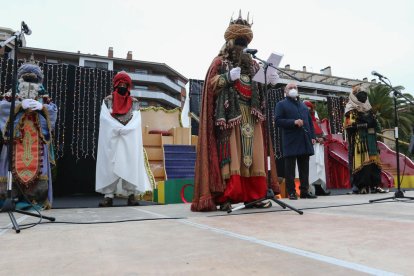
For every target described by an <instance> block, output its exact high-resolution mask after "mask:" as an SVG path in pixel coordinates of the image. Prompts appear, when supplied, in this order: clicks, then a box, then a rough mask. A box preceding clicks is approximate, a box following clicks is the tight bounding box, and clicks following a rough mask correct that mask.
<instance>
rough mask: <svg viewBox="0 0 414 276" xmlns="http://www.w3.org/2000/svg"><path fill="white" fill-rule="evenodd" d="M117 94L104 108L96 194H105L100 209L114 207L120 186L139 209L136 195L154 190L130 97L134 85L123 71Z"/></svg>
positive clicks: (137, 115) (116, 84)
mask: <svg viewBox="0 0 414 276" xmlns="http://www.w3.org/2000/svg"><path fill="white" fill-rule="evenodd" d="M113 84H114V91H113V92H112V95H109V96H108V97H106V98H105V100H104V101H103V103H102V107H101V114H100V129H99V139H98V157H97V163H96V186H95V187H96V191H97V192H99V193H102V194H104V195H105V196H104V200H103V201H102V202H100V203H99V207H111V206H113V198H114V196H115V194H116V193H117V187H118V183H119V182H121V184H122V185H121V186H122V190H123V191H122V192H121V193H126V194H127V195H128V200H127V205H128V206H136V205H139V203H138V201H137V200H136V194H138V193H144V192H146V191H150V190H151V184H150V182H149V177H148V174H147V171H146V169H145V164H144V154H143V145H142V130H141V113H140V111H139V104H138V100H137V99H135V98H133V97H131V95H130V94H131V93H130V90H131V86H132V81H131V78H130V77H129V76H128V74H127V73H126V72H124V71H121V72H119V73H118V74H116V75H115V77H114V80H113Z"/></svg>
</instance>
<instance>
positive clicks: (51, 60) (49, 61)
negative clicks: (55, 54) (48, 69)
mask: <svg viewBox="0 0 414 276" xmlns="http://www.w3.org/2000/svg"><path fill="white" fill-rule="evenodd" d="M46 62H47V63H58V61H57V59H50V58H48V59H47V60H46Z"/></svg>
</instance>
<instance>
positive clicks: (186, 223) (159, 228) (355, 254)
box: [0, 191, 414, 276]
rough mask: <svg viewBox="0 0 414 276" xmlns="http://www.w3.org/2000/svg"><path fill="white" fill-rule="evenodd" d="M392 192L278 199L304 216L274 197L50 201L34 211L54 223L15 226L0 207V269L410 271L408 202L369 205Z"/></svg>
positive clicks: (413, 210) (413, 242) (413, 212)
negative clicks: (257, 201)
mask: <svg viewBox="0 0 414 276" xmlns="http://www.w3.org/2000/svg"><path fill="white" fill-rule="evenodd" d="M392 195H393V193H388V194H374V195H342V196H328V197H319V198H318V199H315V200H312V199H299V200H297V201H292V200H286V199H284V200H283V201H284V202H286V203H288V204H290V205H292V206H294V207H296V208H299V209H301V210H303V211H304V215H299V214H297V213H295V212H293V211H289V210H288V211H285V210H283V209H282V208H281V207H280V206H278V205H276V204H273V207H272V208H270V209H266V210H260V209H249V210H245V209H244V210H240V211H235V212H233V213H231V214H227V213H223V212H210V213H193V212H191V211H190V206H189V205H188V204H171V205H153V206H138V207H120V208H119V207H118V208H115V207H114V208H101V209H99V208H87V209H54V210H49V211H43V212H42V214H43V215H45V216H53V217H55V218H56V222H54V223H42V224H40V225H37V226H35V227H33V228H29V229H24V230H22V231H21V233H20V234H16V233H15V232H14V231H13V230H12V229H10V227H11V225H10V219H9V216H8V215H7V214H6V213H1V214H0V227H2V229H0V241H1V243H0V246H1V251H0V275H307V276H309V275H360V274H361V275H362V274H373V275H396V274H400V275H413V274H414V237H413V230H414V201H403V199H401V200H399V201H392V200H391V201H387V202H381V203H372V204H369V203H368V200H369V199H376V198H384V197H387V196H392ZM405 195H406V196H413V197H414V191H410V192H406V193H405ZM15 217H16V218H17V220H18V221H19V224H20V225H22V224H27V223H30V222H36V221H37V219H36V218H33V217H30V216H26V215H21V214H18V213H15ZM126 220H128V221H126ZM114 221H124V222H118V223H99V222H114ZM125 221H126V222H125ZM82 223H83V224H82ZM94 223H95V224H94ZM22 227H23V226H22Z"/></svg>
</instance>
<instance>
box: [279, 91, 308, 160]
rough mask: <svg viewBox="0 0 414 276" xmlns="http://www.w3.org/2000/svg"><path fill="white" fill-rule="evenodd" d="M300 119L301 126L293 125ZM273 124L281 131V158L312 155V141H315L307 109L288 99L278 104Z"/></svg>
mask: <svg viewBox="0 0 414 276" xmlns="http://www.w3.org/2000/svg"><path fill="white" fill-rule="evenodd" d="M297 119H302V120H303V126H302V127H298V126H296V125H295V120H297ZM275 123H276V126H277V127H280V128H281V129H282V153H283V157H288V156H299V155H313V154H314V150H313V145H312V139H315V131H314V129H313V123H312V118H311V116H310V114H309V110H308V107H307V106H306V105H305V104H304V103H302V102H301V101H296V100H294V99H292V98H290V97H286V98H285V99H284V100H282V101H280V102H278V103H277V104H276V107H275Z"/></svg>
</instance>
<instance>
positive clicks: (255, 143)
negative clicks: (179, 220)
mask: <svg viewBox="0 0 414 276" xmlns="http://www.w3.org/2000/svg"><path fill="white" fill-rule="evenodd" d="M224 37H225V39H226V44H225V45H224V46H223V49H222V50H221V52H220V54H219V55H218V56H217V57H216V58H215V59H214V60H213V62H212V64H211V65H210V68H209V70H208V72H207V76H206V79H205V82H204V87H203V99H202V103H201V105H202V106H201V114H200V126H199V127H200V129H199V136H198V146H197V160H196V168H195V185H194V186H195V188H194V198H193V202H192V205H191V210H192V211H214V210H217V207H216V205H223V204H224V203H238V202H250V201H253V200H256V199H259V198H262V197H264V196H265V194H266V190H267V183H266V168H265V164H266V161H265V160H266V156H265V152H266V151H265V139H264V137H265V136H264V135H265V128H264V125H265V124H264V120H265V116H264V114H265V112H264V108H265V106H264V105H265V101H264V96H263V91H264V88H263V87H262V86H261V85H259V84H258V83H257V82H255V81H252V78H253V76H254V75H255V73H256V72H257V71H258V69H259V66H258V65H257V63H255V62H254V61H253V60H252V59H251V57H250V56H249V55H248V54H244V55H245V56H243V54H240V56H239V57H238V58H234V56H235V55H236V54H235V50H234V49H235V45H237V46H239V47H241V48H239V50H240V51H239V52H241V49H242V48H243V47H246V46H247V44H248V43H250V41H251V40H252V39H253V33H252V31H251V28H250V24H249V23H248V19H247V20H244V19H242V18H241V14H240V15H239V18H238V19H237V20H234V21H233V20H231V22H230V25H229V27H228V29H227V30H226V32H225V35H224ZM235 67H241V75H240V78H239V79H237V80H235V81H232V80H231V77H230V75H229V72H230V71H231V70H232V69H233V68H235ZM271 159H272V160H273V158H271ZM273 161H274V160H273ZM272 165H273V168H275V165H274V162H272ZM272 185H273V186H274V187H272V188H274V190H276V192H277V193H278V192H279V190H278V188H279V187H278V183H277V176H276V174H275V173H273V174H272Z"/></svg>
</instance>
